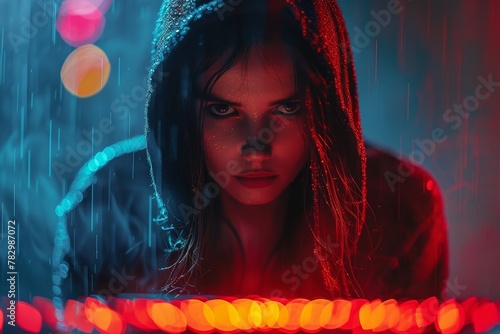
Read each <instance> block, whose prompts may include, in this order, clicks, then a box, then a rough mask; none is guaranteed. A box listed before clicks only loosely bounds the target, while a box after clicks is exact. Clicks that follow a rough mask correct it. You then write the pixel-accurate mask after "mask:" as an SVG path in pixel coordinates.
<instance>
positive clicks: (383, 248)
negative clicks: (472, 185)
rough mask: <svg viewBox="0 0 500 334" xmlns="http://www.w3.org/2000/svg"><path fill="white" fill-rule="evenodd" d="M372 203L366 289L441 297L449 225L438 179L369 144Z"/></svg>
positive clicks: (364, 250) (363, 260) (363, 257)
mask: <svg viewBox="0 0 500 334" xmlns="http://www.w3.org/2000/svg"><path fill="white" fill-rule="evenodd" d="M367 200H368V209H367V217H366V223H365V226H364V229H363V231H362V234H361V236H360V240H359V245H358V259H357V260H358V264H359V267H360V268H362V272H363V274H362V275H363V276H365V277H364V278H365V279H366V278H369V280H365V283H364V285H367V286H370V287H373V284H375V285H377V286H378V287H379V288H380V289H382V290H383V291H381V290H379V292H378V293H379V294H380V295H383V296H385V297H387V298H396V297H414V298H418V297H422V298H423V297H426V296H431V295H439V293H440V290H441V287H442V283H443V282H442V281H443V279H444V278H445V277H446V276H447V235H446V229H447V224H446V219H445V216H444V206H443V200H442V194H441V191H440V189H439V186H438V184H437V182H436V179H435V178H434V177H433V176H432V175H431V174H430V173H429V172H428V171H427V170H425V169H424V168H422V167H420V166H417V165H415V164H413V163H412V162H410V161H409V160H407V159H404V158H399V157H397V156H395V155H394V154H391V153H390V152H387V151H384V150H381V149H378V148H375V147H373V146H371V145H367ZM432 275H434V276H433V277H432V278H431V276H432ZM362 280H363V277H362ZM417 283H418V284H421V288H420V290H418V291H416V290H415V289H416V288H415V286H416V284H417ZM364 290H365V291H366V288H365V289H364ZM378 297H380V296H378ZM378 297H377V298H378Z"/></svg>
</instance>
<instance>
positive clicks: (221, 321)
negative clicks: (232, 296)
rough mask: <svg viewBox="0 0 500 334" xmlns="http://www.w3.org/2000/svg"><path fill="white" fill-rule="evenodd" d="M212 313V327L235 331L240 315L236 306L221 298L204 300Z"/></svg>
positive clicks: (238, 324)
mask: <svg viewBox="0 0 500 334" xmlns="http://www.w3.org/2000/svg"><path fill="white" fill-rule="evenodd" d="M205 304H206V305H207V306H208V307H210V309H211V310H212V312H213V315H214V328H215V329H217V330H221V331H226V332H231V331H235V330H237V329H238V328H239V326H240V315H239V314H238V311H237V310H236V308H235V307H234V306H233V305H232V304H231V303H229V302H228V301H225V300H223V299H212V300H208V301H206V302H205Z"/></svg>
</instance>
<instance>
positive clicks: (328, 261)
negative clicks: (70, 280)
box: [94, 0, 447, 298]
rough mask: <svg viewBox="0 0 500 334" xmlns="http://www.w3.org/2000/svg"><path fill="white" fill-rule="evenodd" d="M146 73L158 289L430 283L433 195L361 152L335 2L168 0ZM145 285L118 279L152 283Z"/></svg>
mask: <svg viewBox="0 0 500 334" xmlns="http://www.w3.org/2000/svg"><path fill="white" fill-rule="evenodd" d="M150 74H151V80H150V89H149V92H148V97H147V106H146V143H147V161H148V165H149V170H150V174H151V177H152V180H153V183H152V185H153V189H154V192H155V198H156V201H157V204H158V208H159V210H160V214H159V216H158V218H157V220H156V221H157V223H158V226H159V227H160V228H161V231H162V232H161V235H162V242H165V243H166V247H165V250H166V253H167V258H166V259H165V260H164V261H165V266H164V267H163V268H162V274H163V275H159V276H158V277H160V279H157V282H159V283H160V284H161V286H157V287H156V291H158V290H159V291H162V292H166V293H176V294H177V293H180V294H205V295H221V294H223V295H235V296H246V295H251V294H258V295H261V296H267V297H287V298H292V297H305V298H317V297H324V298H335V297H356V296H359V297H365V298H402V297H409V298H424V297H427V296H432V295H439V294H440V293H441V290H442V288H443V286H444V279H445V278H446V276H447V258H446V252H447V243H446V233H445V230H446V225H445V221H444V218H443V213H442V211H443V209H442V204H441V199H440V194H439V190H438V189H437V187H436V186H435V183H434V181H433V180H432V179H431V178H430V177H429V175H428V174H427V173H426V172H424V171H423V170H421V169H419V168H416V167H414V166H410V167H411V168H413V170H412V172H411V173H410V174H405V176H404V177H402V176H400V175H399V174H401V173H400V167H401V164H403V165H404V166H409V165H408V164H406V163H405V162H403V161H400V160H398V159H396V158H394V157H392V156H390V155H388V154H385V153H383V152H381V151H378V150H375V149H373V148H368V161H367V150H366V149H365V143H364V141H363V138H362V132H361V126H360V119H359V110H358V101H357V91H356V81H355V74H354V66H353V60H352V55H351V51H350V45H349V39H348V36H347V31H346V28H345V25H344V21H343V18H342V14H341V12H340V10H339V8H338V5H337V4H336V3H335V1H333V0H331V1H330V0H329V1H312V0H311V1H292V0H289V1H281V0H273V1H263V0H252V1H233V2H232V3H225V2H223V1H211V2H209V1H175V0H172V1H168V0H166V1H164V3H163V5H162V8H161V10H160V14H159V20H158V22H157V27H156V31H155V41H154V47H153V59H152V66H151V70H150ZM387 173H389V174H391V175H397V177H399V178H397V179H396V180H397V182H396V188H394V184H393V183H391V182H388V179H387V178H386V177H385V176H386V175H388V174H387ZM367 176H368V178H367ZM422 185H424V186H422ZM391 188H393V189H396V190H397V191H393V189H391ZM114 219H116V218H114ZM123 225H124V226H125V228H127V229H130V233H133V232H132V229H131V228H130V227H128V226H127V225H126V224H123ZM139 225H140V224H139ZM143 229H144V225H143ZM139 238H140V236H139ZM103 243H104V242H103ZM150 244H151V243H149V245H150ZM143 245H144V244H143ZM103 247H104V246H103ZM106 247H108V248H107V249H108V250H109V252H115V251H116V249H110V248H109V246H106ZM116 247H118V246H115V248H116ZM140 247H142V246H139V248H140ZM149 247H151V246H149ZM139 248H137V249H139ZM153 248H154V247H153ZM124 249H125V248H124ZM131 249H132V248H130V249H129V250H128V251H127V254H128V252H130V250H131ZM137 249H136V250H137ZM136 250H134V252H136V253H137V252H139V253H141V251H136ZM104 253H106V251H104ZM132 253H133V252H132ZM153 253H154V252H153ZM117 254H120V253H119V252H117ZM142 255H143V256H142V258H143V259H144V252H142ZM111 258H113V259H115V261H114V263H119V262H120V257H117V256H114V257H113V256H111ZM139 258H140V256H139ZM103 261H104V260H103ZM130 262H131V263H133V262H135V263H137V262H138V261H137V260H134V261H130ZM103 263H104V262H103ZM118 266H119V265H118V264H116V265H115V268H117V267H118ZM140 266H141V265H140ZM142 266H146V265H144V264H142ZM134 270H135V271H134V277H136V276H135V275H138V276H141V275H142V274H141V273H140V271H137V268H136V269H134ZM97 271H99V270H96V272H97ZM115 271H116V269H115ZM103 272H105V270H103ZM110 276H111V275H110V274H108V276H106V275H105V274H103V275H102V278H97V279H95V282H96V285H99V282H101V285H102V284H105V283H103V282H109V277H110ZM144 276H147V275H144ZM105 277H106V278H105ZM139 281H140V280H139ZM146 286H148V284H146V283H144V284H139V283H137V284H134V285H133V284H130V285H129V286H128V290H129V291H135V292H137V291H142V292H144V291H155V290H154V289H153V290H151V285H149V287H148V288H147V289H143V288H140V287H146ZM122 288H123V287H122ZM134 289H135V290H134ZM94 290H97V289H94ZM115 290H117V291H118V289H115ZM125 290H127V289H125ZM107 291H109V289H108V290H107ZM123 291H124V289H120V290H119V291H118V292H123ZM112 292H113V291H112Z"/></svg>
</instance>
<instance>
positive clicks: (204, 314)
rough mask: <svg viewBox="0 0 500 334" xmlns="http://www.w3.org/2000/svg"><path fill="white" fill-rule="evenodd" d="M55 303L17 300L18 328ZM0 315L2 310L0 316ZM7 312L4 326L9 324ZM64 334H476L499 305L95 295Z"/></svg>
mask: <svg viewBox="0 0 500 334" xmlns="http://www.w3.org/2000/svg"><path fill="white" fill-rule="evenodd" d="M54 311H55V309H54V306H53V304H52V303H51V302H50V301H49V300H48V299H45V298H41V297H35V298H34V299H33V306H32V305H30V304H28V303H25V302H21V301H19V302H17V303H16V312H15V313H16V325H17V326H19V327H20V328H22V329H24V330H25V331H27V332H31V333H39V332H40V331H41V330H42V326H43V324H42V323H44V324H45V326H46V327H48V328H51V329H55V327H56V324H57V320H56V318H55V316H54ZM0 315H2V314H1V311H0ZM8 315H9V311H8V310H6V313H5V316H6V317H5V318H4V317H3V316H2V318H4V319H6V323H2V322H0V330H1V329H2V327H4V328H5V327H6V326H9V324H8V321H9V318H8ZM64 322H65V324H66V325H67V326H68V331H71V330H73V329H77V330H79V331H81V332H84V333H90V332H92V331H94V330H97V331H99V332H100V333H110V334H111V333H125V332H126V330H127V327H128V326H131V327H132V328H135V329H138V330H140V331H164V332H168V333H182V332H184V331H186V330H188V329H189V330H191V331H193V332H196V333H208V332H213V331H214V330H217V331H219V332H235V331H259V330H262V331H267V330H273V329H274V330H280V331H284V332H288V333H290V332H296V331H299V330H301V331H305V332H318V331H320V330H321V329H343V330H353V331H354V330H357V329H361V330H365V331H370V330H371V331H373V332H381V331H387V330H391V331H392V332H395V333H400V332H408V333H417V332H421V331H422V330H423V329H426V328H428V327H429V326H434V328H435V329H436V330H437V331H438V332H441V333H458V332H459V331H460V330H462V328H463V327H464V326H465V325H471V327H472V330H473V331H474V332H476V333H483V332H487V331H489V330H491V329H492V328H493V327H494V326H497V325H500V302H497V303H493V302H491V301H487V300H482V301H480V300H478V299H477V298H469V299H467V300H465V301H463V302H457V301H455V300H453V299H451V300H448V301H445V302H443V303H441V304H440V303H439V302H438V300H437V299H436V298H429V299H426V300H424V301H422V302H420V303H419V302H418V301H416V300H409V301H405V302H402V303H398V302H397V301H396V300H387V301H381V300H374V301H371V302H370V301H367V300H364V299H355V300H341V299H338V300H333V301H330V300H325V299H316V300H311V301H310V300H307V299H293V300H282V299H277V300H271V299H264V298H258V299H234V298H226V299H212V300H206V299H186V300H174V301H169V302H167V301H164V300H150V299H145V298H137V299H134V300H129V299H110V300H108V301H107V303H104V302H102V301H100V300H98V299H95V298H86V299H85V301H84V302H79V301H75V300H69V301H68V302H67V303H66V305H65V308H64Z"/></svg>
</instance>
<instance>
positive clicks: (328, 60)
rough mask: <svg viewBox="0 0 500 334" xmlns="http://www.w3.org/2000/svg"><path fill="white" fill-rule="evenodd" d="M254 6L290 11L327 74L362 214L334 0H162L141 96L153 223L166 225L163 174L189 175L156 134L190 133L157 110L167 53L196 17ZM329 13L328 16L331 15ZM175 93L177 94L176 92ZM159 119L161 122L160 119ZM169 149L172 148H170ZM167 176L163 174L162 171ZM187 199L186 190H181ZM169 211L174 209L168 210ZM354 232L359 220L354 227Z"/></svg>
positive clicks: (353, 114) (349, 92)
mask: <svg viewBox="0 0 500 334" xmlns="http://www.w3.org/2000/svg"><path fill="white" fill-rule="evenodd" d="M256 10H266V11H267V12H286V13H289V14H290V15H291V16H293V18H294V20H296V23H297V26H298V27H300V28H301V31H302V37H303V39H304V41H307V43H308V45H309V46H310V48H311V50H314V52H315V54H316V55H317V57H319V58H320V59H321V62H320V63H321V64H323V65H322V66H323V68H322V73H327V75H326V77H327V78H328V80H330V82H331V83H332V87H333V90H334V91H335V95H336V96H335V97H333V98H335V99H336V101H335V103H336V104H337V105H340V109H341V111H340V112H342V113H343V115H342V117H341V119H342V120H343V121H344V122H345V123H346V124H345V125H346V126H347V128H348V131H349V132H350V134H349V136H348V139H347V140H346V141H347V142H346V143H345V146H346V147H347V149H346V150H347V151H349V152H350V153H349V156H348V157H346V159H347V164H348V166H349V167H348V171H349V173H350V174H351V175H352V177H353V178H354V179H355V180H356V183H357V188H358V189H360V191H359V194H360V197H361V198H358V199H357V200H359V203H362V204H361V205H362V206H363V207H362V208H361V210H362V216H363V217H364V216H365V211H366V209H365V203H366V201H365V199H366V176H365V170H366V154H365V146H364V142H363V139H362V132H361V124H360V116H359V108H358V99H357V87H356V78H355V72H354V65H353V58H352V53H351V48H350V43H349V38H348V33H347V30H346V27H345V23H344V19H343V17H342V13H341V11H340V8H339V7H338V5H337V3H336V1H334V0H310V1H305V0H286V1H284V0H283V1H282V0H270V1H266V0H232V1H229V0H225V1H222V0H213V1H206V0H205V1H203V0H201V1H196V0H164V1H163V3H162V5H161V9H160V11H159V18H158V20H157V23H156V28H155V31H154V41H153V48H152V60H151V66H150V70H149V86H148V92H147V97H146V108H145V121H146V122H145V135H146V142H147V155H148V163H149V167H150V173H151V179H152V186H153V187H154V191H155V194H156V200H157V203H158V206H159V208H160V210H161V211H162V212H163V215H160V217H159V220H158V223H159V224H162V223H165V224H167V223H168V224H169V225H168V226H167V225H165V227H164V229H169V228H170V227H171V225H170V224H171V220H170V219H169V218H170V217H167V212H168V215H170V214H171V213H170V209H169V210H166V208H167V206H168V202H169V200H170V193H169V190H168V189H165V187H164V186H162V184H163V183H162V180H163V181H164V178H165V177H171V178H172V180H171V181H172V182H174V183H175V182H181V181H182V180H188V179H190V176H189V174H191V173H193V172H194V171H193V170H190V168H179V167H177V168H170V167H169V166H170V163H171V161H172V160H175V155H176V154H181V153H182V152H177V151H176V150H175V149H173V150H172V149H171V150H169V153H168V156H165V155H166V154H165V145H167V144H165V142H163V141H162V139H161V138H163V137H168V138H171V139H172V138H177V137H181V136H183V135H184V133H183V132H190V131H191V132H192V134H193V135H194V132H196V131H195V129H192V130H189V129H188V130H186V129H184V130H183V128H182V126H181V125H179V126H170V125H171V124H166V123H169V122H175V119H169V118H167V119H165V118H162V117H161V116H160V115H162V114H163V113H165V110H166V109H168V108H169V107H173V106H170V105H168V103H167V102H165V101H161V100H162V97H163V94H160V93H159V92H161V89H160V88H161V87H162V82H163V80H164V79H165V78H166V77H168V75H169V73H164V72H163V71H164V68H166V67H168V66H166V65H170V66H171V65H172V64H169V61H173V60H172V59H171V55H172V53H173V52H174V51H175V50H176V48H177V47H178V46H179V45H181V44H182V41H183V40H184V39H186V37H188V36H190V33H193V29H192V28H193V26H196V25H199V24H201V23H200V22H203V21H204V20H205V21H209V20H220V21H223V20H224V19H225V18H227V17H228V16H230V15H233V14H234V13H237V12H238V13H240V14H241V15H243V17H244V16H245V15H246V13H251V12H255V11H256ZM332 18H333V19H332ZM179 94H182V92H180V93H179ZM160 123H161V124H160ZM176 143H177V141H176V140H175V139H172V140H171V141H170V142H169V144H168V145H176ZM172 152H173V153H172ZM166 170H167V171H168V173H169V175H167V176H166V175H165V171H166ZM186 196H187V198H188V197H189V196H192V194H186ZM173 212H174V216H175V210H173ZM356 228H357V233H358V235H359V233H360V229H361V225H359V226H357V227H356Z"/></svg>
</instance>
